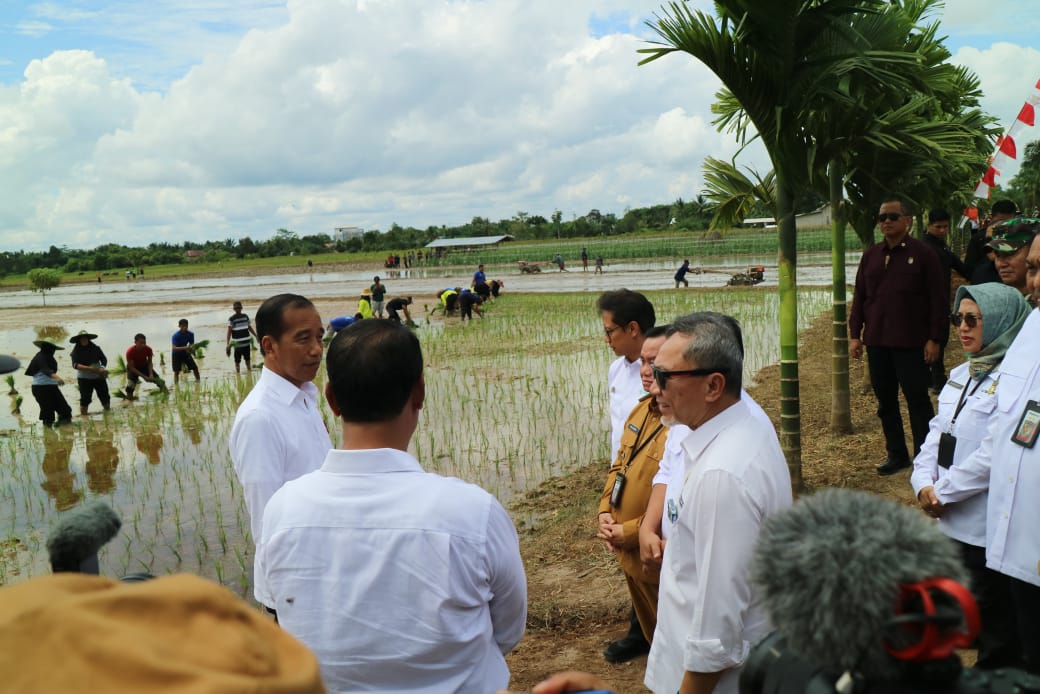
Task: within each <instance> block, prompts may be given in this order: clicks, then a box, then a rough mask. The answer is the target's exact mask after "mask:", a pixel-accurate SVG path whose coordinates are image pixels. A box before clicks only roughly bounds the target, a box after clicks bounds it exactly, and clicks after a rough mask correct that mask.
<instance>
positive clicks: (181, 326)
mask: <svg viewBox="0 0 1040 694" xmlns="http://www.w3.org/2000/svg"><path fill="white" fill-rule="evenodd" d="M170 342H171V343H172V344H173V383H174V385H176V384H177V382H178V381H179V380H180V378H181V371H182V370H185V369H187V370H189V371H191V372H192V373H193V374H195V382H196V383H198V382H199V381H201V380H202V379H201V378H200V377H199V365H198V364H196V363H195V358H194V357H193V356H192V352H193V351H194V345H195V333H193V332H192V331H190V330H188V319H187V318H181V319H180V320H179V321H177V332H175V333H174V334H173V337H172V338H171V339H170Z"/></svg>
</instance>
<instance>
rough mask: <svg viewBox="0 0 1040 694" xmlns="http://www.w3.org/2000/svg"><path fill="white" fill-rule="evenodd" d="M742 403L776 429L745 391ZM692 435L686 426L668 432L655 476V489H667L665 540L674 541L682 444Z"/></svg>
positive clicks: (683, 475) (681, 478) (683, 473)
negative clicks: (657, 487) (659, 485)
mask: <svg viewBox="0 0 1040 694" xmlns="http://www.w3.org/2000/svg"><path fill="white" fill-rule="evenodd" d="M740 401H741V402H743V403H744V404H745V405H747V408H748V412H749V413H750V414H751V416H752V417H755V418H756V419H758V420H759V421H761V422H763V423H764V424H766V425H768V426H769V427H770V428H773V421H772V420H771V419H769V415H767V414H766V412H765V410H763V409H762V406H761V405H759V404H758V403H757V402H755V401H754V399H753V398H752V397H751V396H750V395H748V394H747V392H746V391H744V390H741V391H740ZM774 431H775V429H774ZM689 435H690V428H689V427H688V426H686V425H685V424H675V425H673V426H672V428H671V429H669V430H668V441H667V442H666V443H665V448H664V458H662V459H661V465H660V467H659V468H658V471H657V475H655V476H654V485H658V484H665V485H667V487H666V489H665V496H664V514H663V518H662V520H661V537H662V538H664V539H665V540H667V539H668V538H669V537H671V533H672V525H673V524H674V523H675V521H676V520H678V511H679V499H680V496H681V495H682V489H683V482H684V481H685V480H686V451H685V450H684V449H683V442H684V441H685V440H686V438H687V437H688V436H689Z"/></svg>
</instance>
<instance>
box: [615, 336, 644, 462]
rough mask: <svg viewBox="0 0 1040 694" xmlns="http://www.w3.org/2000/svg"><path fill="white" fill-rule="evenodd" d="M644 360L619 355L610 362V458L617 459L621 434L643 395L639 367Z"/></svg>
mask: <svg viewBox="0 0 1040 694" xmlns="http://www.w3.org/2000/svg"><path fill="white" fill-rule="evenodd" d="M642 365H643V361H642V360H641V359H638V358H637V359H636V360H635V361H629V360H628V357H618V358H617V359H615V360H614V361H613V362H612V363H611V364H610V369H609V370H608V371H607V384H608V387H609V388H610V460H611V462H613V461H614V460H617V453H618V450H619V449H620V448H621V435H622V433H624V430H625V422H626V421H628V415H630V414H632V409H633V408H634V407H635V406H636V404H637V403H638V402H639V398H641V397H642V396H643V381H642V379H641V378H640V377H639V369H640V368H641V367H642Z"/></svg>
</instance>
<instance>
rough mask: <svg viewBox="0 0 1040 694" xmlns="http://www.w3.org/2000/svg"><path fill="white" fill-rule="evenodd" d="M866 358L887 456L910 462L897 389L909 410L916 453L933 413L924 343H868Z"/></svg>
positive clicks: (929, 376) (929, 375)
mask: <svg viewBox="0 0 1040 694" xmlns="http://www.w3.org/2000/svg"><path fill="white" fill-rule="evenodd" d="M867 359H868V366H869V368H870V384H871V385H872V386H873V387H874V395H875V397H877V401H878V410H877V415H878V417H879V418H880V419H881V429H882V431H883V432H884V434H885V449H886V450H887V451H888V457H889V459H891V460H897V461H900V462H909V461H910V460H911V456H910V454H909V453H908V452H907V450H906V436H905V434H904V433H903V416H902V415H901V414H900V412H899V390H900V389H902V391H903V397H904V398H905V399H906V408H907V410H908V411H909V413H910V432H911V434H912V435H913V439H914V455H915V456H916V455H917V453H918V452H919V451H920V450H921V444H923V443H924V439H925V437H926V436H927V435H928V423H929V422H930V421H931V420H932V417H933V416H935V409H934V408H933V407H932V399H931V398H930V397H929V396H928V386H929V384H930V382H931V374H930V373H929V371H928V365H927V364H925V363H924V347H913V348H910V349H901V348H897V347H867Z"/></svg>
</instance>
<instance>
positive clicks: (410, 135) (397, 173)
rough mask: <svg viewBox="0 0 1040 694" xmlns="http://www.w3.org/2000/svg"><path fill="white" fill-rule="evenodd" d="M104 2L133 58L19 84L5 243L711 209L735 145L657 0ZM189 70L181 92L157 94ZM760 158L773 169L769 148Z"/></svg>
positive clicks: (7, 164) (1004, 53) (8, 155)
mask: <svg viewBox="0 0 1040 694" xmlns="http://www.w3.org/2000/svg"><path fill="white" fill-rule="evenodd" d="M998 1H999V0H998ZM959 2H960V0H958V1H957V2H948V3H947V4H948V5H949V6H950V8H948V11H951V10H957V9H958V7H957V6H958V5H959ZM696 5H697V6H699V7H701V8H704V9H706V8H708V6H709V5H710V3H707V2H702V1H699V2H698V3H696ZM92 7H95V6H94V5H92ZM98 7H100V8H101V9H94V10H92V11H90V12H87V11H83V12H82V15H81V16H78V17H76V18H75V21H77V22H80V25H79V27H80V29H82V30H83V31H88V30H93V31H97V32H104V35H105V36H107V37H109V38H113V39H116V40H118V45H119V47H118V49H113V50H112V51H110V52H107V51H106V52H104V53H97V52H86V51H59V52H54V53H52V54H51V55H49V56H40V58H39V59H38V60H35V61H33V62H32V63H31V64H30V65H29V66H28V68H27V69H26V71H25V79H24V81H22V82H20V83H19V84H17V85H15V86H10V87H4V86H0V185H2V186H3V187H4V189H5V192H6V193H10V195H9V196H8V197H9V198H10V200H11V203H10V204H5V205H4V206H0V246H3V247H5V248H7V247H9V248H21V247H26V248H39V247H44V248H45V247H46V246H48V245H50V244H51V243H58V244H61V243H67V244H69V245H73V246H80V245H87V246H90V245H96V244H97V243H102V242H105V241H116V242H125V243H130V244H144V243H148V242H151V241H162V240H167V241H180V240H184V239H192V240H199V239H205V238H227V237H238V236H244V235H251V236H253V237H254V238H257V237H263V238H266V237H267V236H269V235H270V234H271V232H272V231H273V230H274V229H277V228H278V227H287V228H292V229H295V230H296V231H298V232H299V233H301V234H312V233H319V232H329V231H331V229H332V228H333V227H335V226H343V225H360V226H364V227H366V228H382V229H386V228H388V227H389V226H390V224H391V223H393V222H397V223H400V224H405V225H415V226H420V227H425V226H427V225H440V224H449V225H454V224H459V223H463V222H465V221H468V220H469V219H470V218H471V217H473V216H482V217H490V218H491V219H495V220H497V219H500V218H503V217H511V216H512V215H514V214H516V213H517V212H518V211H524V212H527V213H529V214H541V215H544V216H546V217H548V216H549V215H550V214H551V213H552V211H553V210H554V209H559V210H561V211H562V212H564V214H565V216H567V217H569V216H570V215H571V214H584V213H586V212H587V211H588V210H589V209H592V208H597V209H600V210H601V211H603V212H615V213H621V212H623V210H624V208H625V207H626V206H640V205H649V204H656V203H662V202H669V201H671V200H674V199H675V198H678V197H683V198H686V199H689V198H692V197H695V196H696V195H697V194H698V193H700V188H701V180H700V171H701V164H702V161H703V158H704V157H705V156H707V155H712V156H716V157H730V156H732V155H733V153H734V152H735V151H736V149H737V147H736V143H735V142H734V141H733V138H732V136H731V135H729V134H719V133H718V132H716V129H715V127H714V126H713V125H712V123H711V121H712V114H711V113H710V104H711V102H712V100H713V98H714V94H715V91H716V89H717V80H716V79H715V78H714V76H713V75H711V74H710V73H709V72H708V71H707V70H706V69H705V68H704V67H703V66H701V65H700V64H699V63H697V62H696V61H695V60H693V59H692V58H690V57H689V56H686V55H684V54H677V55H674V56H671V57H668V58H665V59H662V60H659V61H656V62H654V63H651V64H649V65H646V66H642V67H639V66H637V62H638V60H639V58H640V57H641V56H639V55H638V54H637V53H636V50H637V49H638V48H640V47H642V46H644V45H645V44H644V43H643V40H642V39H641V38H637V36H640V37H645V36H648V35H649V34H648V32H647V30H646V28H645V27H643V26H642V25H641V21H642V19H644V18H646V17H649V16H650V15H651V14H652V13H653V12H654V11H656V10H658V9H659V8H660V3H659V2H656V0H655V1H653V2H646V1H645V0H638V1H633V0H625V1H622V0H599V1H597V0H568V1H567V2H564V3H552V4H548V3H531V2H529V0H496V2H460V1H448V0H426V1H424V2H423V3H414V2H406V1H405V0H382V1H380V2H363V1H361V0H353V1H348V0H290V1H289V2H288V5H278V4H277V3H275V2H273V0H248V1H247V0H219V2H217V1H213V2H208V3H198V2H176V1H175V0H159V1H158V2H152V3H136V2H110V3H108V4H102V5H99V6H98ZM71 9H72V10H74V9H75V7H72V8H71ZM69 11H70V8H69V7H68V6H66V4H65V3H61V2H52V3H49V4H47V5H39V6H37V14H36V18H37V19H38V20H41V21H46V22H50V23H55V24H56V25H59V24H60V23H61V22H63V21H64V22H67V21H70V20H69V19H68V17H72V16H73V15H72V14H70V12H69ZM63 17H65V18H66V19H62V18H63ZM597 22H599V23H600V24H601V25H603V26H608V27H609V30H608V31H606V32H602V31H600V32H592V31H590V24H595V23H597ZM199 27H205V28H204V29H200V28H199ZM628 32H636V34H637V36H634V35H632V33H628ZM596 34H602V35H596ZM142 46H143V47H144V49H143V50H142V49H141V48H140V47H142ZM135 47H137V48H135ZM973 51H974V52H973ZM1035 54H1036V51H1034V50H1032V49H1025V48H1022V47H1020V46H1013V45H1010V44H1008V45H1006V47H1005V45H1004V44H1000V45H996V46H993V47H981V48H980V49H978V50H975V49H968V48H965V49H963V50H961V51H960V52H959V53H958V54H957V60H958V61H960V62H962V63H964V64H967V65H969V66H971V67H972V68H973V69H975V70H976V71H977V72H979V74H980V76H982V77H983V80H984V81H983V87H984V89H985V90H986V92H987V104H986V105H987V107H988V108H991V109H993V108H994V107H995V106H998V105H999V106H1000V107H1001V108H1004V104H1005V99H1006V100H1007V103H1012V102H1013V101H1015V100H1018V101H1021V99H1022V98H1023V95H1022V94H1018V95H1017V96H1014V94H1015V92H1016V89H1018V88H1017V87H1016V86H1015V85H1014V84H1013V80H1011V79H1010V78H1008V77H1007V76H1006V75H1005V73H1009V72H1012V73H1015V74H1014V75H1012V76H1013V77H1019V76H1021V74H1022V73H1023V72H1026V71H1030V72H1035V73H1037V74H1036V76H1038V77H1040V69H1037V70H1032V68H1031V67H1030V66H1031V65H1033V63H1032V62H1030V61H1033V60H1035V58H1036V56H1035ZM153 61H157V62H153ZM163 61H165V62H163ZM185 61H186V63H187V64H189V65H190V68H186V69H184V70H182V71H181V72H180V73H179V74H177V76H176V78H175V79H172V80H170V81H169V82H168V83H166V84H163V85H162V86H161V89H151V88H147V89H146V88H142V87H141V86H140V85H141V84H142V79H141V78H140V74H146V75H155V74H159V73H161V72H162V70H163V69H169V68H168V66H169V65H179V64H181V63H183V62H185ZM1002 62H1003V63H1004V65H1003V67H1001V63H1002ZM1009 64H1012V65H1015V66H1016V68H1015V70H1013V71H1012V70H1008V69H1007V67H1006V66H1007V65H1009ZM163 65H166V66H167V67H166V68H163V67H162V66H163ZM1023 65H1024V66H1026V67H1024V68H1020V66H1023ZM1002 75H1004V76H1002ZM143 82H144V83H145V84H148V79H145V80H143ZM1027 86H1028V85H1027ZM1019 91H1020V90H1019ZM1005 94H1006V97H1005ZM991 101H992V103H993V105H994V106H990V102H991ZM1009 108H1010V107H1009ZM1016 108H1017V107H1016ZM1016 112H1017V111H1016ZM1013 115H1014V114H1013V113H1012V114H1010V116H1008V117H1011V116H1013ZM740 161H741V163H742V164H746V165H750V166H753V167H756V168H758V169H759V170H760V171H764V170H765V169H766V168H767V167H768V163H767V161H766V158H765V156H764V155H763V153H762V150H761V147H759V146H753V147H751V148H749V149H748V150H747V151H746V152H744V153H742V155H741V159H740Z"/></svg>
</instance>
